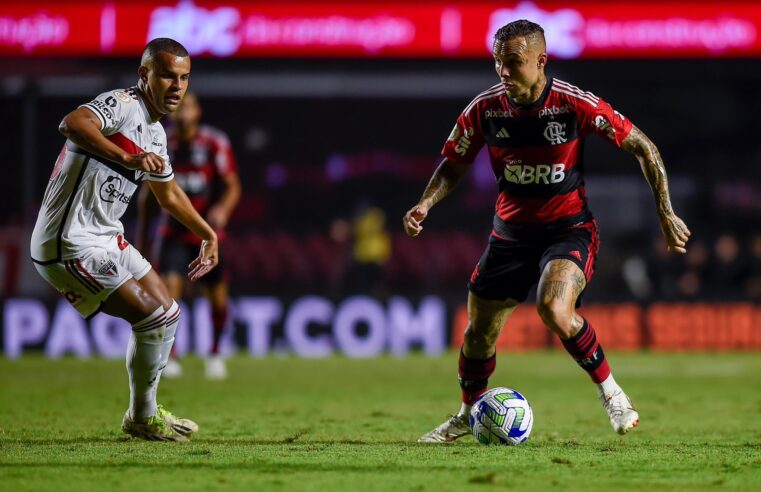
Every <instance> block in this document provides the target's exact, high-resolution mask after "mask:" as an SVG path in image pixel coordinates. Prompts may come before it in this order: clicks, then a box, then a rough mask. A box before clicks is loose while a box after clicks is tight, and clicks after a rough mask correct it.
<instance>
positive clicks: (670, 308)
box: [451, 303, 761, 352]
mask: <svg viewBox="0 0 761 492" xmlns="http://www.w3.org/2000/svg"><path fill="white" fill-rule="evenodd" d="M579 313H580V314H581V315H583V316H584V317H585V318H587V319H588V320H589V322H590V324H592V326H594V327H595V331H596V332H597V335H598V337H599V338H600V343H601V344H602V345H603V347H604V348H605V349H606V350H608V349H609V350H641V349H649V350H659V351H675V352H679V351H727V350H730V351H731V350H759V349H761V307H759V306H754V305H752V304H747V303H712V304H708V303H696V304H683V303H663V304H653V305H651V306H649V307H644V308H643V307H642V306H640V305H639V304H628V303H624V304H589V305H585V306H584V307H582V308H581V309H579ZM467 324H468V314H467V309H466V307H465V306H464V305H463V306H460V308H459V309H457V311H456V312H455V314H454V317H453V319H452V332H451V346H452V348H459V347H460V346H461V345H462V341H463V334H464V332H465V327H466V326H467ZM550 347H554V348H556V349H560V348H562V345H561V343H560V339H559V338H558V337H556V336H555V335H553V334H551V333H550V331H549V330H548V329H547V328H546V327H545V326H544V324H543V323H542V320H541V319H540V318H539V315H538V314H537V312H536V309H535V308H534V307H533V306H530V305H521V306H519V307H518V308H517V309H516V310H515V311H514V312H513V313H512V314H511V315H510V319H509V320H508V321H507V323H506V324H505V327H504V330H503V332H502V335H501V336H500V337H499V340H498V341H497V350H500V351H502V350H537V349H546V348H550Z"/></svg>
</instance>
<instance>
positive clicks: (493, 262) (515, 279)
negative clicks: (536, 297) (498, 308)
mask: <svg viewBox="0 0 761 492" xmlns="http://www.w3.org/2000/svg"><path fill="white" fill-rule="evenodd" d="M599 244H600V240H599V237H598V232H597V222H596V221H595V220H591V221H589V222H584V223H582V224H577V225H575V226H571V227H567V228H565V229H562V230H560V231H557V232H550V233H543V234H537V235H533V236H532V237H531V239H522V240H520V241H516V240H508V239H504V238H501V237H499V236H498V235H496V233H492V235H491V236H490V237H489V244H488V246H487V247H486V251H484V254H483V256H481V260H480V261H479V262H478V265H476V268H475V269H474V270H473V274H472V275H471V277H470V282H468V289H469V290H470V291H471V292H472V293H473V294H475V295H476V296H478V297H480V298H482V299H490V300H506V299H515V300H516V301H518V302H523V301H525V300H526V297H528V293H529V289H531V287H532V286H533V285H534V284H535V283H537V282H538V281H539V277H540V276H541V274H542V271H544V267H545V266H546V265H547V263H549V262H550V261H551V260H557V259H565V260H571V261H572V262H574V263H575V264H576V265H577V266H578V267H579V268H580V269H581V271H582V272H584V276H585V277H586V279H587V283H589V281H590V280H591V279H592V274H593V273H594V267H595V262H596V261H597V249H598V247H599ZM580 305H581V295H579V299H578V300H577V302H576V307H578V306H580Z"/></svg>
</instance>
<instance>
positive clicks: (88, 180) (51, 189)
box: [31, 87, 174, 264]
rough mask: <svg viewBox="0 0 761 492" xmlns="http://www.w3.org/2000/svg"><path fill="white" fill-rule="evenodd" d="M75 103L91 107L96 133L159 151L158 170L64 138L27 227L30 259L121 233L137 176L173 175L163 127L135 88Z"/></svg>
mask: <svg viewBox="0 0 761 492" xmlns="http://www.w3.org/2000/svg"><path fill="white" fill-rule="evenodd" d="M80 107H84V108H87V109H89V110H90V111H92V112H93V113H95V115H96V116H97V117H98V119H99V120H100V123H101V133H102V134H103V135H104V136H105V137H106V138H108V139H109V140H110V141H112V142H113V143H115V144H116V145H118V146H119V147H121V148H122V149H124V150H125V151H127V152H129V153H130V154H139V153H143V152H153V153H155V154H158V155H159V156H161V157H162V158H163V159H164V162H165V164H164V170H163V171H162V172H161V173H158V174H153V173H144V172H142V171H134V170H130V169H127V168H125V167H124V166H122V165H120V164H117V163H115V162H111V161H109V160H107V159H104V158H102V157H99V156H97V155H94V154H91V153H89V152H87V151H85V150H84V149H82V148H80V147H78V146H77V145H76V144H74V143H73V142H72V141H70V140H67V141H66V144H65V145H64V147H63V148H62V149H61V153H60V154H59V156H58V160H57V161H56V163H55V167H54V168H53V172H52V174H51V176H50V181H49V182H48V186H47V189H46V190H45V196H44V199H43V202H42V207H41V208H40V212H39V215H38V216H37V223H36V224H35V227H34V232H33V233H32V241H31V254H32V260H33V261H34V262H35V263H39V264H52V263H55V262H59V261H61V260H62V259H67V258H75V257H77V252H78V251H82V250H83V249H85V248H87V247H92V246H98V245H102V244H105V243H108V242H109V241H112V240H113V238H114V237H115V236H116V235H118V234H123V233H124V226H123V225H122V223H121V220H120V219H121V217H122V216H123V215H124V213H125V212H126V210H127V206H128V205H129V203H130V200H131V199H132V196H133V195H134V194H135V192H136V191H137V187H138V185H139V184H140V182H141V181H143V180H149V181H170V180H172V179H173V174H174V173H173V171H172V166H171V164H170V162H169V156H168V154H167V143H166V133H165V132H164V128H163V127H162V126H161V123H159V122H153V121H151V118H150V114H149V112H148V109H147V108H146V106H145V102H144V101H143V97H142V96H141V95H140V93H139V90H138V89H137V88H135V87H133V88H130V89H123V90H122V89H117V90H113V91H108V92H104V93H103V94H100V95H99V96H98V97H96V98H95V99H93V100H92V101H90V102H89V103H86V104H83V105H82V106H80Z"/></svg>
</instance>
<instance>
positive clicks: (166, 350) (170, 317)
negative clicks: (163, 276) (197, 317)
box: [160, 301, 180, 371]
mask: <svg viewBox="0 0 761 492" xmlns="http://www.w3.org/2000/svg"><path fill="white" fill-rule="evenodd" d="M179 323H180V306H179V305H178V304H177V301H172V305H171V306H169V309H167V311H166V333H164V343H163V345H161V369H160V370H161V371H163V370H164V368H165V367H166V362H167V361H168V360H169V354H170V353H171V352H172V345H174V334H175V333H176V332H177V325H178V324H179Z"/></svg>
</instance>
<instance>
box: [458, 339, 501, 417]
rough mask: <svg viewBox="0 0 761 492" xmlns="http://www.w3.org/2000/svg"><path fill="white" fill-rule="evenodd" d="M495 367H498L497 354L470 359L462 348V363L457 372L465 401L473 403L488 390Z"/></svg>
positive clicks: (469, 403) (467, 403) (468, 403)
mask: <svg viewBox="0 0 761 492" xmlns="http://www.w3.org/2000/svg"><path fill="white" fill-rule="evenodd" d="M495 367H497V356H496V354H495V355H492V356H491V357H489V358H488V359H486V360H479V359H469V358H468V357H465V356H464V355H463V353H462V350H460V365H459V370H458V371H457V374H458V375H459V380H460V388H461V389H462V401H463V403H465V404H466V405H472V404H473V402H475V401H476V400H477V399H478V397H479V396H481V395H483V394H484V393H485V392H486V388H487V386H488V384H489V376H491V375H492V373H494V368H495Z"/></svg>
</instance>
